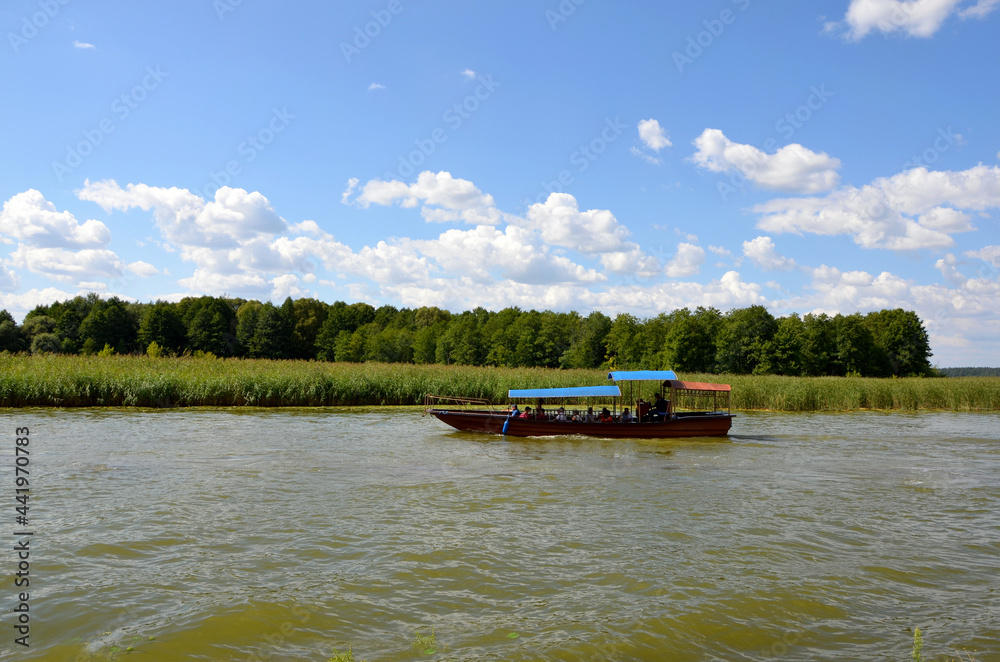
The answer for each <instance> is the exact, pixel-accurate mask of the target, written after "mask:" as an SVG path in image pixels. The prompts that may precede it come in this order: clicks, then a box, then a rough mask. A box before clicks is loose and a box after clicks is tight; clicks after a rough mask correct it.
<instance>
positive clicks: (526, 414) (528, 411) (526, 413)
mask: <svg viewBox="0 0 1000 662" xmlns="http://www.w3.org/2000/svg"><path fill="white" fill-rule="evenodd" d="M534 417H535V415H534V414H532V413H531V407H525V408H524V413H523V414H521V418H534Z"/></svg>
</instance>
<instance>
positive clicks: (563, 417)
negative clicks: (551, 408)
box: [556, 407, 566, 421]
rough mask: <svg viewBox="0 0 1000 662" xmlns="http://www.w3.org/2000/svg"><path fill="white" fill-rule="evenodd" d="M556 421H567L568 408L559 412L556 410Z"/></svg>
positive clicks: (563, 408)
mask: <svg viewBox="0 0 1000 662" xmlns="http://www.w3.org/2000/svg"><path fill="white" fill-rule="evenodd" d="M556 420H557V421H565V420H566V408H565V407H560V408H559V409H558V410H556Z"/></svg>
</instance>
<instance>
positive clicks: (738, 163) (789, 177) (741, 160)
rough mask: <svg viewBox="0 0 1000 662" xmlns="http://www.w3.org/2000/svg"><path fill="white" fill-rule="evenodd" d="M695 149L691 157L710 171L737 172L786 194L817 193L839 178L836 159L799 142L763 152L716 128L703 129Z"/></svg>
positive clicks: (763, 186) (752, 180) (835, 182)
mask: <svg viewBox="0 0 1000 662" xmlns="http://www.w3.org/2000/svg"><path fill="white" fill-rule="evenodd" d="M694 145H695V147H697V148H698V151H697V152H695V153H694V155H693V156H692V157H691V158H692V160H693V161H694V162H695V164H697V165H698V166H699V167H702V168H705V169H707V170H710V171H712V172H738V173H740V174H741V175H742V176H744V177H746V178H747V179H748V180H749V181H751V182H753V183H754V184H756V185H757V186H759V187H761V188H765V189H771V190H778V191H787V192H790V193H820V192H822V191H829V190H830V189H832V188H834V187H835V186H836V185H837V183H838V182H839V181H840V175H839V174H837V170H838V169H839V168H840V160H839V159H835V158H833V157H831V156H829V155H827V154H826V153H825V152H823V153H818V154H817V153H816V152H813V151H811V150H809V149H806V148H805V147H803V146H802V145H799V144H797V143H792V144H790V145H785V146H784V147H782V148H781V149H779V150H778V151H777V152H776V153H774V154H766V153H764V152H762V151H761V150H759V149H757V148H756V147H754V146H752V145H742V144H739V143H734V142H733V141H731V140H729V138H727V137H726V136H725V135H724V134H723V133H722V131H720V130H719V129H705V130H704V131H703V132H702V134H701V135H700V136H698V137H697V138H695V140H694Z"/></svg>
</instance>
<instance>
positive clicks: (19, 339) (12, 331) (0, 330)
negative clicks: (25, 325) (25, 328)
mask: <svg viewBox="0 0 1000 662" xmlns="http://www.w3.org/2000/svg"><path fill="white" fill-rule="evenodd" d="M24 348H25V338H24V334H23V333H22V330H21V329H19V328H18V326H17V323H16V322H15V321H14V316H13V315H11V314H10V313H8V312H7V311H6V310H0V352H20V351H22V350H24Z"/></svg>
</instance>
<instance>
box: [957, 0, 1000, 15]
mask: <svg viewBox="0 0 1000 662" xmlns="http://www.w3.org/2000/svg"><path fill="white" fill-rule="evenodd" d="M997 4H1000V0H979V1H978V2H977V3H976V4H974V5H972V6H971V7H967V8H965V9H963V10H962V11H960V12H958V15H959V16H960V17H961V18H980V19H982V18H986V16H987V14H989V13H990V12H992V11H993V10H994V9H996V8H997Z"/></svg>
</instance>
